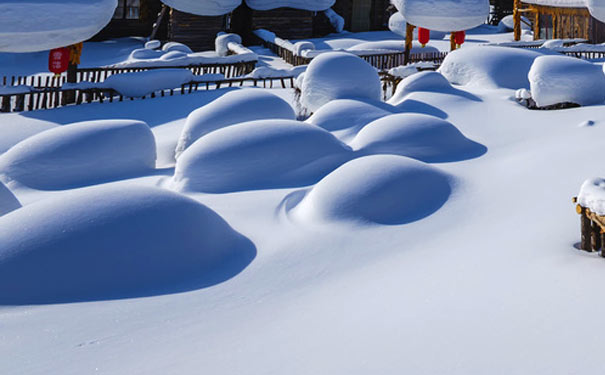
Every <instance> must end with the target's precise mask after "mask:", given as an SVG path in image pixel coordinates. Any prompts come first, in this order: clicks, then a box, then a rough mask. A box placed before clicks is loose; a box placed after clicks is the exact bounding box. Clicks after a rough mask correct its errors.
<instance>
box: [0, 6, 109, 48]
mask: <svg viewBox="0 0 605 375" xmlns="http://www.w3.org/2000/svg"><path fill="white" fill-rule="evenodd" d="M116 6H117V0H70V1H60V0H48V1H33V2H32V1H22V0H5V1H3V2H0V52H36V51H45V50H49V49H52V48H57V47H67V46H69V45H71V44H75V43H79V42H82V41H84V40H87V39H89V38H91V37H92V36H94V35H95V34H96V33H98V32H99V31H101V29H102V28H104V27H105V25H107V24H108V23H109V21H110V20H111V17H112V16H113V13H114V11H115V9H116Z"/></svg>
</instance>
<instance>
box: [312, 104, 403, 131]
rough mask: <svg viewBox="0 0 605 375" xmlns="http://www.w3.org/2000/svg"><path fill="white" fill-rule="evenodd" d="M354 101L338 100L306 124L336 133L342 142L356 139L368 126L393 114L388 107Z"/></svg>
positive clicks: (321, 110)
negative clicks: (361, 130) (362, 129)
mask: <svg viewBox="0 0 605 375" xmlns="http://www.w3.org/2000/svg"><path fill="white" fill-rule="evenodd" d="M376 104H377V105H373V104H370V103H367V102H365V101H359V100H354V99H338V100H333V101H331V102H329V103H328V104H325V105H323V106H322V107H321V108H319V109H318V110H317V111H316V112H315V113H314V114H313V115H312V116H311V117H309V118H308V119H307V120H306V122H307V123H309V124H313V125H315V126H319V127H320V128H323V129H326V130H327V131H330V132H334V134H335V135H336V136H337V137H338V138H340V139H341V140H344V141H346V140H347V139H349V138H352V137H354V136H355V135H356V134H357V132H358V131H359V130H360V129H361V128H363V127H364V126H365V125H366V124H369V123H370V122H372V121H374V120H376V119H379V118H381V117H384V116H388V115H390V114H392V113H393V112H392V111H389V110H388V109H385V108H384V107H386V106H384V105H383V106H378V105H379V104H380V103H376Z"/></svg>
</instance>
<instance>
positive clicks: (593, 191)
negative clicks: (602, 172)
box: [578, 177, 605, 216]
mask: <svg viewBox="0 0 605 375" xmlns="http://www.w3.org/2000/svg"><path fill="white" fill-rule="evenodd" d="M578 203H579V204H580V206H582V207H585V208H588V209H590V211H592V212H594V213H595V214H597V215H600V216H605V179H603V178H598V177H597V178H590V179H588V180H586V181H584V183H583V184H582V187H581V188H580V193H579V194H578Z"/></svg>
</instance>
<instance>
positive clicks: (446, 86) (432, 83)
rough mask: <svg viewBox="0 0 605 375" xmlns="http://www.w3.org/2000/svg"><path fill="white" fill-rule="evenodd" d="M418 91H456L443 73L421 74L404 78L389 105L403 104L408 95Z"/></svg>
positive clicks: (429, 72) (430, 72) (427, 72)
mask: <svg viewBox="0 0 605 375" xmlns="http://www.w3.org/2000/svg"><path fill="white" fill-rule="evenodd" d="M416 91H429V92H442V93H448V92H453V91H456V90H455V89H454V88H453V87H452V85H451V84H450V82H449V81H448V80H447V79H446V78H445V77H444V76H443V74H441V73H438V72H432V71H426V72H419V73H416V74H413V75H411V76H409V77H407V78H404V79H403V80H402V81H401V82H400V83H399V84H398V85H397V89H396V90H395V94H393V97H392V98H391V99H389V101H388V103H389V104H392V105H397V104H401V102H403V100H405V97H406V96H407V95H408V94H411V93H413V92H416Z"/></svg>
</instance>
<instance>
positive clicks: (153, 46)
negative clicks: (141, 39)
mask: <svg viewBox="0 0 605 375" xmlns="http://www.w3.org/2000/svg"><path fill="white" fill-rule="evenodd" d="M161 45H162V42H160V41H159V40H157V39H154V40H150V41H148V42H146V43H145V48H147V49H158V48H160V46H161Z"/></svg>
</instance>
